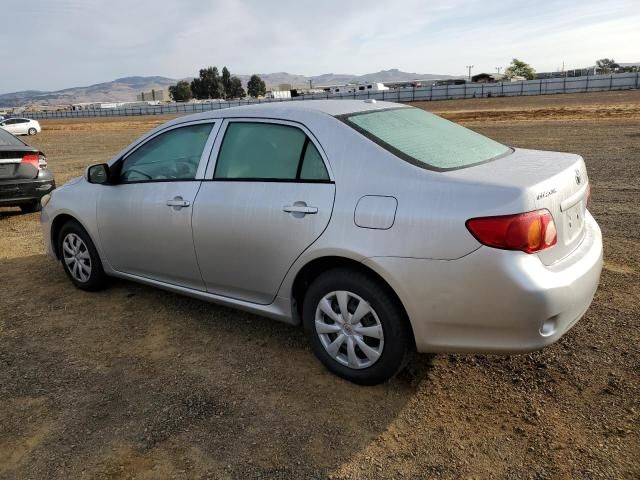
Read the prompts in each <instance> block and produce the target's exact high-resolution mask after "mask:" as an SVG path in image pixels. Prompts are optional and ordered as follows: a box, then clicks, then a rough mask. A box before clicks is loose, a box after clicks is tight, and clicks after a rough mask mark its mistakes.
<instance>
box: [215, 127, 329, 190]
mask: <svg viewBox="0 0 640 480" xmlns="http://www.w3.org/2000/svg"><path fill="white" fill-rule="evenodd" d="M214 178H216V179H224V180H285V181H287V180H288V181H295V180H312V181H313V180H316V181H328V180H329V174H328V173H327V169H326V167H325V166H324V162H323V161H322V157H321V156H320V153H319V152H318V150H317V149H316V147H315V145H314V144H313V142H311V140H309V138H308V137H307V135H306V134H305V133H304V132H303V131H302V130H300V129H299V128H296V127H291V126H288V125H281V124H275V123H263V122H260V123H258V122H232V123H230V124H229V126H228V127H227V131H226V133H225V135H224V139H223V141H222V145H221V146H220V153H219V155H218V161H217V162H216V169H215V173H214Z"/></svg>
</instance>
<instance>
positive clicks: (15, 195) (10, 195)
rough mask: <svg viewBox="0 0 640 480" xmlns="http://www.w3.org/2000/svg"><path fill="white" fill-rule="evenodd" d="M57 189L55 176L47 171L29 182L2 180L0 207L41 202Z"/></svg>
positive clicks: (0, 181)
mask: <svg viewBox="0 0 640 480" xmlns="http://www.w3.org/2000/svg"><path fill="white" fill-rule="evenodd" d="M54 188H56V182H55V180H54V179H53V175H52V174H51V173H50V172H49V171H47V170H45V171H43V172H41V173H40V174H39V175H38V177H37V178H34V179H28V180H0V206H13V205H21V204H24V203H29V202H33V201H35V200H40V199H41V198H42V197H43V196H44V195H46V194H47V193H50V192H51V191H52V190H53V189H54Z"/></svg>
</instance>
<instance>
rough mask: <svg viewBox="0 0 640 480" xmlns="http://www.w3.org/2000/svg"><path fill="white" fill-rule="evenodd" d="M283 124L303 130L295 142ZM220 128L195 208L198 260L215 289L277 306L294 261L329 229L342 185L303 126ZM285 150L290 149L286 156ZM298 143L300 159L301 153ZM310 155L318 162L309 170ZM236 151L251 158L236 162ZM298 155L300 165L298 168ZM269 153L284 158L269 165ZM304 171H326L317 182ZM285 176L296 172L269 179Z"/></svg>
mask: <svg viewBox="0 0 640 480" xmlns="http://www.w3.org/2000/svg"><path fill="white" fill-rule="evenodd" d="M239 123H249V124H252V127H251V128H247V129H246V130H245V132H238V131H234V130H233V129H232V128H231V126H232V125H234V124H239ZM260 123H263V124H267V125H266V126H265V128H264V129H263V133H262V137H260V138H258V137H256V136H255V135H256V132H259V131H260V129H258V130H255V127H256V126H257V125H256V124H260ZM277 126H280V127H284V128H285V129H286V128H290V129H295V130H297V131H296V132H294V134H292V135H291V136H289V140H287V135H284V133H285V132H283V131H281V130H280V129H279V128H278V127H277ZM220 131H221V133H220V134H219V135H218V138H217V139H216V142H215V145H214V148H213V153H212V154H211V158H212V161H210V162H209V165H208V166H207V171H206V174H205V180H204V181H203V182H202V185H201V187H200V191H199V192H198V196H197V198H196V202H195V205H194V209H193V237H194V244H195V247H196V254H197V257H198V264H199V266H200V271H201V272H202V277H203V280H204V282H205V286H206V288H207V291H208V292H210V293H215V294H217V295H224V296H227V297H231V298H235V299H240V300H244V301H248V302H253V303H259V304H269V303H271V302H272V301H273V300H274V299H275V296H276V294H277V291H278V289H279V287H280V284H281V283H282V281H283V279H284V277H285V276H286V273H287V271H288V270H289V268H290V267H291V265H292V264H293V262H294V261H295V260H296V259H297V258H298V256H300V254H302V252H304V250H305V249H307V248H308V247H309V246H310V245H311V244H312V243H313V242H314V241H315V240H316V239H317V238H318V237H319V236H320V235H321V234H322V232H323V231H324V229H325V228H326V227H327V225H328V223H329V219H330V218H331V212H332V210H333V202H334V197H335V185H334V183H333V181H332V179H331V178H330V174H329V170H328V169H327V168H326V160H325V159H324V158H323V157H322V156H321V154H320V151H321V148H319V147H318V145H317V144H316V142H315V141H312V140H311V138H312V137H313V136H312V134H311V132H310V131H308V130H307V129H306V128H305V127H304V126H303V125H300V124H294V123H292V122H285V121H277V120H271V119H258V118H251V119H248V118H247V119H233V120H225V121H224V122H223V125H222V126H221V127H220ZM222 132H224V133H222ZM265 132H266V133H265ZM300 132H302V135H300ZM252 135H253V136H252ZM228 141H229V142H230V143H231V145H229V144H227V142H228ZM301 141H302V142H303V143H297V144H296V142H301ZM294 144H296V145H297V146H295V147H294V146H293V145H294ZM307 145H309V146H308V147H307ZM288 146H290V147H291V148H290V149H288ZM244 147H246V148H244ZM280 148H283V149H284V150H287V151H286V152H283V153H282V155H280V153H277V152H279V151H280V150H278V149H280ZM297 148H300V153H299V159H298V158H297V157H296V156H295V154H293V151H297V150H296V149H297ZM312 153H313V154H314V155H312ZM307 156H308V157H309V161H314V162H315V163H316V168H301V167H304V166H306V165H307V163H306V162H307V161H306V160H305V159H306V158H307ZM236 157H237V158H239V159H241V160H243V163H244V164H243V165H233V162H232V159H233V158H236ZM248 157H252V159H251V160H246V158H248ZM221 158H222V159H221ZM294 158H295V159H296V160H295V162H296V167H297V169H296V168H290V166H291V165H290V163H289V162H290V161H293V160H292V159H294ZM263 159H270V160H269V161H273V160H277V162H280V163H276V164H275V165H274V168H273V169H270V168H265V165H264V164H261V163H260V162H261V161H262V160H263ZM265 161H268V160H265ZM247 162H248V163H247ZM318 162H319V163H320V165H319V166H318V165H317V163H318ZM309 166H313V165H309ZM318 167H319V168H318ZM248 171H250V173H247V172H248ZM296 171H297V173H296ZM301 171H305V172H307V171H309V172H318V171H320V174H318V173H315V175H319V176H318V177H317V178H316V179H315V180H313V179H301V178H302V177H301ZM276 172H277V173H276ZM280 174H281V175H283V176H292V175H293V177H294V178H289V179H286V180H285V179H278V178H265V177H267V176H269V175H271V176H272V177H273V176H277V175H280ZM225 176H226V177H227V178H223V177H225ZM238 177H244V178H238ZM250 177H252V178H250ZM259 177H262V178H259Z"/></svg>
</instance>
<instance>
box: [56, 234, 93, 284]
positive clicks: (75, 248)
mask: <svg viewBox="0 0 640 480" xmlns="http://www.w3.org/2000/svg"><path fill="white" fill-rule="evenodd" d="M62 257H63V258H64V263H66V265H67V269H68V270H69V273H70V274H71V276H72V277H73V278H74V279H76V280H77V281H79V282H86V281H87V280H89V277H90V276H91V256H90V255H89V249H88V248H87V245H86V244H85V243H84V242H83V241H82V239H81V238H80V237H79V236H78V235H76V234H75V233H69V234H67V235H66V236H65V237H64V240H62Z"/></svg>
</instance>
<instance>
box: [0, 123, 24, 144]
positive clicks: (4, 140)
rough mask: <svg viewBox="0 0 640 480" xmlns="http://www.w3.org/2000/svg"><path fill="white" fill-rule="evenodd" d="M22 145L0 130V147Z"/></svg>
mask: <svg viewBox="0 0 640 480" xmlns="http://www.w3.org/2000/svg"><path fill="white" fill-rule="evenodd" d="M24 145H25V144H24V143H22V142H21V141H20V140H18V139H17V138H16V137H14V136H13V135H11V134H10V133H9V132H7V131H6V130H2V129H1V128H0V147H24Z"/></svg>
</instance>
